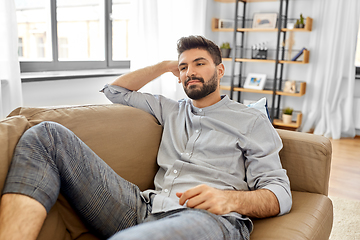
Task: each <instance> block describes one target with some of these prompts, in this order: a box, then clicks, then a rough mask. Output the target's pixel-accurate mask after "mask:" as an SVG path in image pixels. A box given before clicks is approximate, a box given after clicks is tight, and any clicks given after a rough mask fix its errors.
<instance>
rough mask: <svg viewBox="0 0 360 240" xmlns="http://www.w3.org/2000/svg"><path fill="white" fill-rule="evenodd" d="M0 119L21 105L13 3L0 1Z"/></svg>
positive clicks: (7, 0)
mask: <svg viewBox="0 0 360 240" xmlns="http://www.w3.org/2000/svg"><path fill="white" fill-rule="evenodd" d="M0 36H1V37H0V80H1V85H0V119H2V118H4V117H6V115H8V114H9V113H10V112H11V111H12V110H13V109H14V108H16V107H19V106H21V105H22V91H21V79H20V65H19V60H18V55H17V54H18V35H17V24H16V11H15V3H14V1H13V0H1V1H0Z"/></svg>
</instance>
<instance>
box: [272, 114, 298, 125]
mask: <svg viewBox="0 0 360 240" xmlns="http://www.w3.org/2000/svg"><path fill="white" fill-rule="evenodd" d="M301 122H302V113H298V114H297V116H296V121H295V122H294V121H292V122H291V123H284V122H283V121H282V120H281V119H274V121H273V125H274V126H275V127H283V128H294V129H297V128H299V127H300V126H301Z"/></svg>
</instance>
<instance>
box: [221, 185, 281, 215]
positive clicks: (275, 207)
mask: <svg viewBox="0 0 360 240" xmlns="http://www.w3.org/2000/svg"><path fill="white" fill-rule="evenodd" d="M226 192H227V194H228V197H229V204H230V206H231V211H233V212H238V213H240V214H242V215H246V216H248V217H255V218H265V217H272V216H276V215H278V214H279V213H280V206H279V202H278V200H277V197H276V196H275V194H274V193H273V192H271V191H270V190H268V189H259V190H255V191H226Z"/></svg>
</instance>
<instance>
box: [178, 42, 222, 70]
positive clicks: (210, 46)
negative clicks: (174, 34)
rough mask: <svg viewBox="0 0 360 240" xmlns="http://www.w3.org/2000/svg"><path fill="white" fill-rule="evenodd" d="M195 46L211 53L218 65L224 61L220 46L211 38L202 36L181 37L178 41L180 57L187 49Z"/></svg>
mask: <svg viewBox="0 0 360 240" xmlns="http://www.w3.org/2000/svg"><path fill="white" fill-rule="evenodd" d="M194 48H199V49H203V50H206V51H207V52H208V53H209V54H210V55H211V57H212V60H213V61H214V63H215V65H216V66H217V65H219V64H220V63H221V62H222V60H221V52H220V49H219V47H218V46H217V45H216V44H215V43H213V42H212V41H210V40H209V39H206V38H204V37H202V36H189V37H182V38H180V39H179V40H178V42H177V52H178V57H180V55H181V54H182V53H183V52H185V51H186V50H190V49H194Z"/></svg>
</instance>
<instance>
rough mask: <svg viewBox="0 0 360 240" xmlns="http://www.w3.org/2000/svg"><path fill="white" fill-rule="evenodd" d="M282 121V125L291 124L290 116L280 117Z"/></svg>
mask: <svg viewBox="0 0 360 240" xmlns="http://www.w3.org/2000/svg"><path fill="white" fill-rule="evenodd" d="M282 120H283V123H285V124H289V123H291V122H292V115H289V114H283V115H282Z"/></svg>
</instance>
